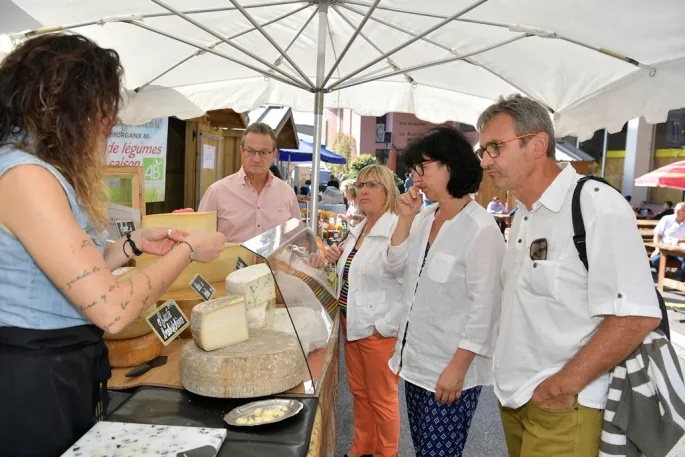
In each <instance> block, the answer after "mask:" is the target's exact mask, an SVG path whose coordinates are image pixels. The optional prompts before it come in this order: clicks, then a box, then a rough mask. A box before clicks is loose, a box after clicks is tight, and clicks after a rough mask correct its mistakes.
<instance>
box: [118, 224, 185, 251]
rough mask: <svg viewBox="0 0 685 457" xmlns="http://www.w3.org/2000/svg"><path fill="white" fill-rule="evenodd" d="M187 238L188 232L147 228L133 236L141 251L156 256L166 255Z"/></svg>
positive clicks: (164, 228)
mask: <svg viewBox="0 0 685 457" xmlns="http://www.w3.org/2000/svg"><path fill="white" fill-rule="evenodd" d="M187 236H188V232H185V231H183V230H178V229H172V228H170V227H146V228H143V229H140V230H136V231H135V232H133V233H132V234H131V238H133V240H134V242H135V243H136V245H137V246H138V248H139V249H140V250H141V251H143V252H146V253H148V254H154V255H165V254H166V253H167V252H169V251H171V249H172V248H173V247H174V246H176V243H178V242H179V241H183V240H185V239H186V237H187ZM136 238H137V239H136Z"/></svg>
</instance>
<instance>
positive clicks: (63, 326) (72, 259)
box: [0, 34, 224, 457]
mask: <svg viewBox="0 0 685 457" xmlns="http://www.w3.org/2000/svg"><path fill="white" fill-rule="evenodd" d="M122 76H123V69H122V66H121V63H120V61H119V56H118V54H117V53H116V52H115V51H113V50H111V49H103V48H101V47H99V46H98V45H96V44H95V43H94V42H92V41H91V40H89V39H87V38H84V37H82V36H80V35H76V34H68V35H65V34H47V35H40V36H38V37H36V38H32V39H30V40H28V41H26V42H25V43H23V44H21V45H19V46H18V47H17V48H16V49H15V50H14V51H12V52H11V53H10V54H9V55H7V57H6V58H5V59H4V60H3V61H2V64H1V65H0V100H2V101H3V106H2V109H0V195H2V198H0V443H2V444H0V446H1V447H2V451H1V452H0V454H2V455H6V456H12V457H24V456H31V457H34V456H57V455H62V454H63V453H64V452H66V451H67V449H68V448H69V447H71V446H72V445H73V444H74V443H75V442H76V441H77V440H78V439H79V438H81V436H82V435H83V434H84V433H86V432H87V431H88V430H89V429H90V428H91V427H92V426H93V425H94V424H95V421H96V419H102V418H103V417H104V415H105V414H106V406H107V405H106V403H107V402H106V399H107V397H106V395H107V394H106V389H107V380H108V379H109V377H110V376H111V371H110V367H109V361H108V359H107V347H106V346H105V344H104V342H103V341H102V337H103V332H104V331H105V330H106V331H108V332H109V333H113V334H116V333H118V332H120V331H121V330H122V329H123V328H124V327H126V326H127V325H128V324H129V323H131V322H132V321H133V320H134V319H136V318H137V317H138V315H139V314H140V313H141V311H144V312H147V311H149V307H150V306H151V305H152V304H154V303H156V302H157V300H158V299H159V298H160V297H161V296H162V295H163V294H164V293H165V291H166V290H167V288H168V287H169V285H171V284H172V283H173V281H174V280H175V279H176V278H177V277H178V276H179V275H180V274H181V272H183V270H184V269H185V268H186V267H187V266H188V265H189V264H190V262H191V261H193V260H196V261H198V262H209V261H211V260H213V259H215V258H216V257H218V255H219V253H220V252H221V251H222V250H223V248H224V243H223V236H222V235H221V234H220V233H216V232H207V231H198V232H193V233H190V234H188V233H185V232H182V231H180V230H172V229H170V228H168V227H158V228H145V229H141V230H135V231H133V232H132V233H129V234H128V235H127V237H124V238H122V239H120V240H119V241H117V242H115V243H113V244H110V245H107V246H106V245H105V243H106V236H107V230H106V227H107V223H108V219H107V207H106V202H105V201H103V199H102V196H103V195H106V194H107V192H106V190H107V188H106V186H105V183H104V179H103V174H104V164H105V148H104V145H105V143H106V140H107V137H108V136H109V134H110V132H111V129H112V127H113V126H114V125H116V123H117V113H118V110H119V103H120V90H121V78H122ZM142 252H146V253H150V254H155V255H159V256H162V257H161V259H160V260H159V261H158V262H156V263H155V264H153V265H151V266H149V267H148V268H145V269H144V270H142V271H139V272H137V273H135V274H133V275H132V276H130V277H129V278H128V279H126V280H121V281H117V278H116V277H115V276H114V275H113V274H112V270H114V269H116V268H118V267H120V266H122V265H124V264H126V263H127V262H128V261H129V259H130V257H131V256H133V255H134V254H135V255H140V254H141V253H142Z"/></svg>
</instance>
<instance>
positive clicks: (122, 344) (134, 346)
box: [105, 333, 164, 368]
mask: <svg viewBox="0 0 685 457" xmlns="http://www.w3.org/2000/svg"><path fill="white" fill-rule="evenodd" d="M105 344H106V345H107V349H109V365H110V366H111V367H112V368H127V367H135V366H138V365H143V364H145V363H147V362H149V361H150V360H152V359H154V358H155V357H158V356H159V355H161V354H162V349H164V345H163V344H162V342H161V341H159V338H157V335H155V334H154V333H149V334H147V335H144V336H140V337H138V338H131V339H128V340H105Z"/></svg>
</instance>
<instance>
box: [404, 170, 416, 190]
mask: <svg viewBox="0 0 685 457" xmlns="http://www.w3.org/2000/svg"><path fill="white" fill-rule="evenodd" d="M413 185H414V179H413V178H412V177H411V173H405V174H404V192H409V189H410V188H411V187H412V186H413Z"/></svg>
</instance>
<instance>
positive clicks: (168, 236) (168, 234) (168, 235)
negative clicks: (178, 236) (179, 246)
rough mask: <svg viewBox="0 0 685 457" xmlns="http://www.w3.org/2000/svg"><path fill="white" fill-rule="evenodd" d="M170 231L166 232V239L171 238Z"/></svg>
mask: <svg viewBox="0 0 685 457" xmlns="http://www.w3.org/2000/svg"><path fill="white" fill-rule="evenodd" d="M171 231H172V229H169V230H167V231H166V237H167V238H171Z"/></svg>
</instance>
